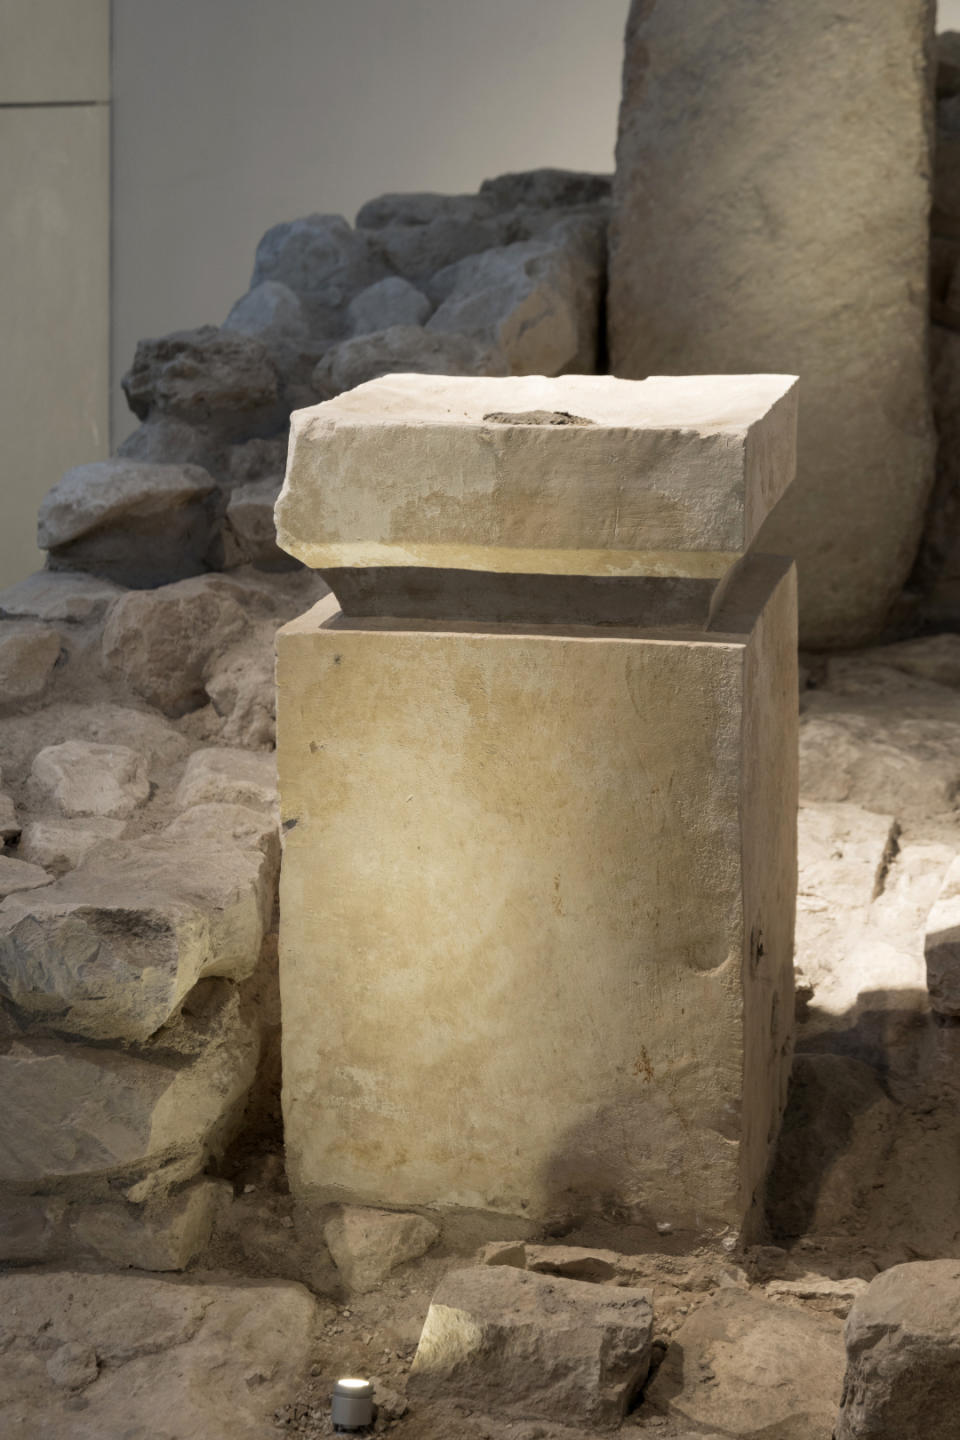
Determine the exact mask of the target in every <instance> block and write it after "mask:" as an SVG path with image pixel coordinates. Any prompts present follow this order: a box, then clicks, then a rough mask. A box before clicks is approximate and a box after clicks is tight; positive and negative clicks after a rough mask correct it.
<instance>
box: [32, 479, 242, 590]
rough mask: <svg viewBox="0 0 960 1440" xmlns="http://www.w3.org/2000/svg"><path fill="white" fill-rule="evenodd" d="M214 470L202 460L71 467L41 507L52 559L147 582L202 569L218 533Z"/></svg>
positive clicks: (44, 542)
mask: <svg viewBox="0 0 960 1440" xmlns="http://www.w3.org/2000/svg"><path fill="white" fill-rule="evenodd" d="M215 489H216V484H215V482H214V480H213V479H212V477H211V476H210V475H208V474H207V472H206V470H202V469H201V468H200V467H199V466H197V465H149V464H143V463H140V462H137V461H134V460H126V459H115V460H100V461H96V462H95V463H93V464H90V465H78V466H76V467H75V468H74V469H72V470H68V471H67V473H66V474H65V475H64V476H63V478H62V479H61V480H58V481H57V483H56V485H54V486H53V488H52V489H51V490H49V491H48V492H47V494H46V495H45V497H44V499H43V503H42V504H41V506H40V515H39V521H38V526H37V543H38V545H39V546H40V547H41V549H44V550H48V551H49V552H50V564H51V565H52V566H55V567H63V568H66V569H70V570H81V571H90V572H92V573H93V574H95V575H97V576H99V577H101V578H104V579H107V580H111V581H114V582H117V583H119V584H121V585H132V586H135V587H137V588H147V587H149V586H152V585H163V584H166V583H167V582H168V581H171V580H182V579H184V578H185V577H186V576H188V575H197V574H200V573H201V572H202V571H203V570H204V569H205V568H206V566H205V563H204V557H205V555H206V554H207V551H208V550H209V547H210V542H211V539H212V536H213V512H212V510H211V508H210V506H209V505H207V504H206V503H205V502H206V501H207V500H208V498H209V497H210V495H211V494H212V493H213V491H215Z"/></svg>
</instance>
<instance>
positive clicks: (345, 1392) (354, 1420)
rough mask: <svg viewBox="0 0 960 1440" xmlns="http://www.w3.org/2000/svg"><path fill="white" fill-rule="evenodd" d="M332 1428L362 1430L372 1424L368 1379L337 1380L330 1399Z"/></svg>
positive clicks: (371, 1387) (371, 1394) (370, 1394)
mask: <svg viewBox="0 0 960 1440" xmlns="http://www.w3.org/2000/svg"><path fill="white" fill-rule="evenodd" d="M330 1413H331V1419H332V1420H333V1428H334V1430H363V1429H364V1427H365V1426H367V1425H372V1424H373V1385H372V1384H371V1383H370V1381H369V1380H358V1379H353V1378H351V1379H346V1380H338V1381H337V1383H336V1384H335V1385H334V1387H333V1395H332V1396H331V1399H330Z"/></svg>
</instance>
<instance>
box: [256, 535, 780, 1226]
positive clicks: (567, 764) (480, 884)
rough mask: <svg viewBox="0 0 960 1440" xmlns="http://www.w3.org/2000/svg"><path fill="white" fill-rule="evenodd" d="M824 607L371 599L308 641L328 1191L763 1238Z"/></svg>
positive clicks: (310, 1008) (301, 902)
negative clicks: (692, 623) (807, 708)
mask: <svg viewBox="0 0 960 1440" xmlns="http://www.w3.org/2000/svg"><path fill="white" fill-rule="evenodd" d="M795 615H796V597H795V589H794V574H793V570H792V568H791V566H790V565H789V563H788V562H786V561H782V560H778V559H773V558H771V557H767V556H752V557H748V558H747V559H746V561H744V563H743V565H742V566H741V567H740V570H739V571H738V573H737V574H736V576H735V577H734V579H733V580H732V581H731V582H730V583H729V584H728V587H727V589H726V592H725V597H724V599H723V600H722V602H721V603H720V604H719V606H715V609H714V616H713V620H712V622H711V628H710V629H709V630H705V631H700V632H697V633H683V632H660V633H659V634H658V633H657V632H651V631H643V630H638V629H626V628H599V627H597V628H589V627H563V626H551V627H548V626H541V627H527V628H521V627H519V626H507V625H494V624H490V625H485V626H480V625H474V624H472V623H471V624H467V623H463V622H461V623H443V622H437V621H420V622H417V621H407V622H403V623H400V622H397V621H391V620H379V621H377V620H370V619H356V618H355V619H348V618H347V617H345V616H344V615H342V614H341V613H340V611H339V609H338V607H337V604H336V602H335V601H334V600H333V598H332V597H331V598H330V599H329V600H327V601H324V602H322V603H321V604H320V605H319V606H317V607H316V608H315V609H314V610H312V611H311V612H310V613H309V614H308V615H305V616H303V617H302V618H300V619H299V620H296V621H294V622H293V623H292V624H290V625H288V626H286V628H285V629H284V630H283V631H281V633H280V637H279V659H278V690H279V700H278V705H279V714H278V730H279V765H280V785H281V794H282V806H283V818H284V836H285V852H284V862H283V871H282V881H281V913H282V924H281V956H280V964H281V986H282V1004H283V1017H284V1019H283V1073H284V1112H285V1124H286V1145H287V1161H288V1166H289V1173H290V1178H291V1184H292V1186H293V1188H294V1191H295V1194H296V1195H297V1197H298V1199H299V1201H300V1202H301V1203H302V1204H305V1205H307V1206H311V1205H315V1206H319V1205H322V1204H324V1203H326V1202H329V1201H334V1200H336V1201H346V1200H349V1201H354V1202H359V1203H364V1204H375V1205H381V1204H386V1205H389V1206H394V1207H408V1206H411V1205H413V1206H431V1207H441V1208H444V1207H467V1208H470V1209H478V1210H485V1211H495V1212H499V1213H501V1214H505V1215H511V1216H517V1217H524V1218H527V1219H529V1220H531V1221H534V1222H543V1221H564V1220H570V1219H574V1218H576V1217H578V1216H586V1215H590V1214H594V1215H604V1216H607V1217H609V1218H612V1219H617V1220H620V1221H624V1222H632V1223H635V1224H638V1225H644V1226H646V1225H649V1226H650V1227H651V1228H653V1227H656V1226H659V1227H661V1229H662V1227H667V1226H672V1227H673V1229H674V1231H676V1232H686V1233H690V1234H693V1235H696V1236H701V1237H702V1236H714V1237H715V1236H723V1235H729V1234H737V1233H741V1232H742V1230H743V1229H744V1228H745V1227H746V1228H747V1229H749V1227H750V1222H751V1219H752V1217H753V1214H754V1199H755V1195H756V1191H757V1188H758V1186H759V1184H760V1182H761V1180H762V1179H763V1176H764V1174H765V1170H766V1167H767V1163H768V1156H769V1150H770V1145H771V1143H772V1140H773V1138H774V1137H775V1133H776V1129H777V1126H778V1122H779V1115H780V1112H781V1109H782V1105H783V1101H784V1096H785V1086H786V1078H787V1071H788V1067H789V1059H790V1056H789V1050H790V1039H789V1037H790V1033H791V1024H792V968H791V966H792V939H793V935H792V928H793V910H794V896H795V884H796V856H795V833H796V784H797V780H796V750H797V742H796V724H797V721H796V711H797V681H796V649H795V647H796V633H795V623H796V622H795Z"/></svg>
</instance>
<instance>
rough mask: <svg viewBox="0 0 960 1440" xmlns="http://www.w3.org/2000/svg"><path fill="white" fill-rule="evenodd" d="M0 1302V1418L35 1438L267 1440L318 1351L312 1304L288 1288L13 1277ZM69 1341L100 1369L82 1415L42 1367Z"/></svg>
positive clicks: (302, 1292) (3, 1285) (84, 1397)
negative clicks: (0, 1334)
mask: <svg viewBox="0 0 960 1440" xmlns="http://www.w3.org/2000/svg"><path fill="white" fill-rule="evenodd" d="M0 1306H2V1309H3V1315H4V1327H5V1330H4V1339H5V1346H4V1349H3V1353H2V1355H0V1412H2V1413H3V1415H4V1417H5V1421H6V1423H7V1426H8V1429H9V1431H10V1434H11V1435H14V1434H21V1433H22V1434H23V1435H24V1436H28V1435H30V1436H38V1437H39V1436H43V1440H107V1437H115V1436H117V1437H118V1436H120V1435H124V1436H127V1437H130V1440H134V1437H146V1436H149V1437H151V1440H173V1437H176V1440H263V1436H264V1435H265V1434H268V1433H269V1432H270V1430H271V1427H272V1425H273V1420H274V1411H275V1410H276V1408H277V1407H278V1406H279V1405H281V1404H283V1403H285V1402H287V1401H289V1399H290V1397H291V1396H292V1395H293V1394H294V1393H295V1392H296V1390H297V1388H298V1385H299V1383H300V1380H301V1379H302V1378H303V1376H304V1375H305V1373H306V1369H307V1366H308V1365H309V1363H310V1361H311V1359H312V1358H313V1355H314V1347H315V1345H316V1303H315V1301H314V1300H313V1297H312V1296H311V1295H310V1293H309V1291H307V1290H306V1289H305V1288H304V1287H303V1286H302V1285H294V1284H290V1283H288V1282H284V1283H279V1282H276V1281H270V1282H264V1281H259V1282H257V1281H251V1282H245V1283H240V1284H224V1283H219V1284H218V1283H196V1282H194V1283H182V1282H176V1281H170V1280H161V1279H157V1278H147V1277H145V1276H132V1275H130V1276H125V1275H96V1274H90V1273H82V1272H71V1271H66V1272H60V1273H58V1272H55V1271H52V1272H47V1273H44V1274H30V1273H14V1274H7V1275H4V1276H2V1277H0ZM65 1345H70V1346H81V1347H83V1348H84V1349H85V1350H87V1351H92V1352H93V1353H94V1354H95V1356H96V1358H97V1363H98V1365H99V1377H98V1378H97V1380H96V1381H95V1383H93V1384H91V1385H89V1386H88V1387H87V1388H86V1389H85V1390H83V1391H82V1392H81V1394H80V1395H79V1397H78V1400H79V1402H80V1403H81V1404H82V1408H76V1405H77V1402H76V1401H75V1402H74V1404H73V1406H70V1405H65V1404H64V1392H63V1391H62V1390H61V1389H60V1388H59V1387H58V1386H56V1385H55V1384H54V1383H53V1380H52V1378H51V1377H50V1375H49V1374H48V1371H47V1362H48V1361H49V1360H50V1358H51V1355H52V1354H53V1353H55V1352H56V1351H57V1350H58V1349H59V1348H60V1347H62V1346H65Z"/></svg>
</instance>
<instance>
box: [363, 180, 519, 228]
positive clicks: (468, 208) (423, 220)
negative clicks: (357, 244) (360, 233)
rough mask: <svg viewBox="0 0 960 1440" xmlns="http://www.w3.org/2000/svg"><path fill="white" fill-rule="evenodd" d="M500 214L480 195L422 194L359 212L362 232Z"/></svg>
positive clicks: (380, 201)
mask: <svg viewBox="0 0 960 1440" xmlns="http://www.w3.org/2000/svg"><path fill="white" fill-rule="evenodd" d="M495 211H496V206H495V205H494V204H493V202H492V200H489V199H484V198H481V196H479V195H438V194H437V193H436V192H435V191H431V190H420V191H407V192H404V193H397V192H391V193H390V194H388V195H377V196H376V198H375V199H373V200H368V201H367V203H366V204H365V205H362V206H361V207H360V209H359V210H358V211H357V220H356V225H357V229H358V230H384V229H386V228H387V226H388V225H409V226H423V225H429V224H431V223H432V222H433V221H434V220H459V221H461V222H463V221H467V220H483V219H487V218H489V217H490V216H491V215H493V214H494V213H495Z"/></svg>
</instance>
